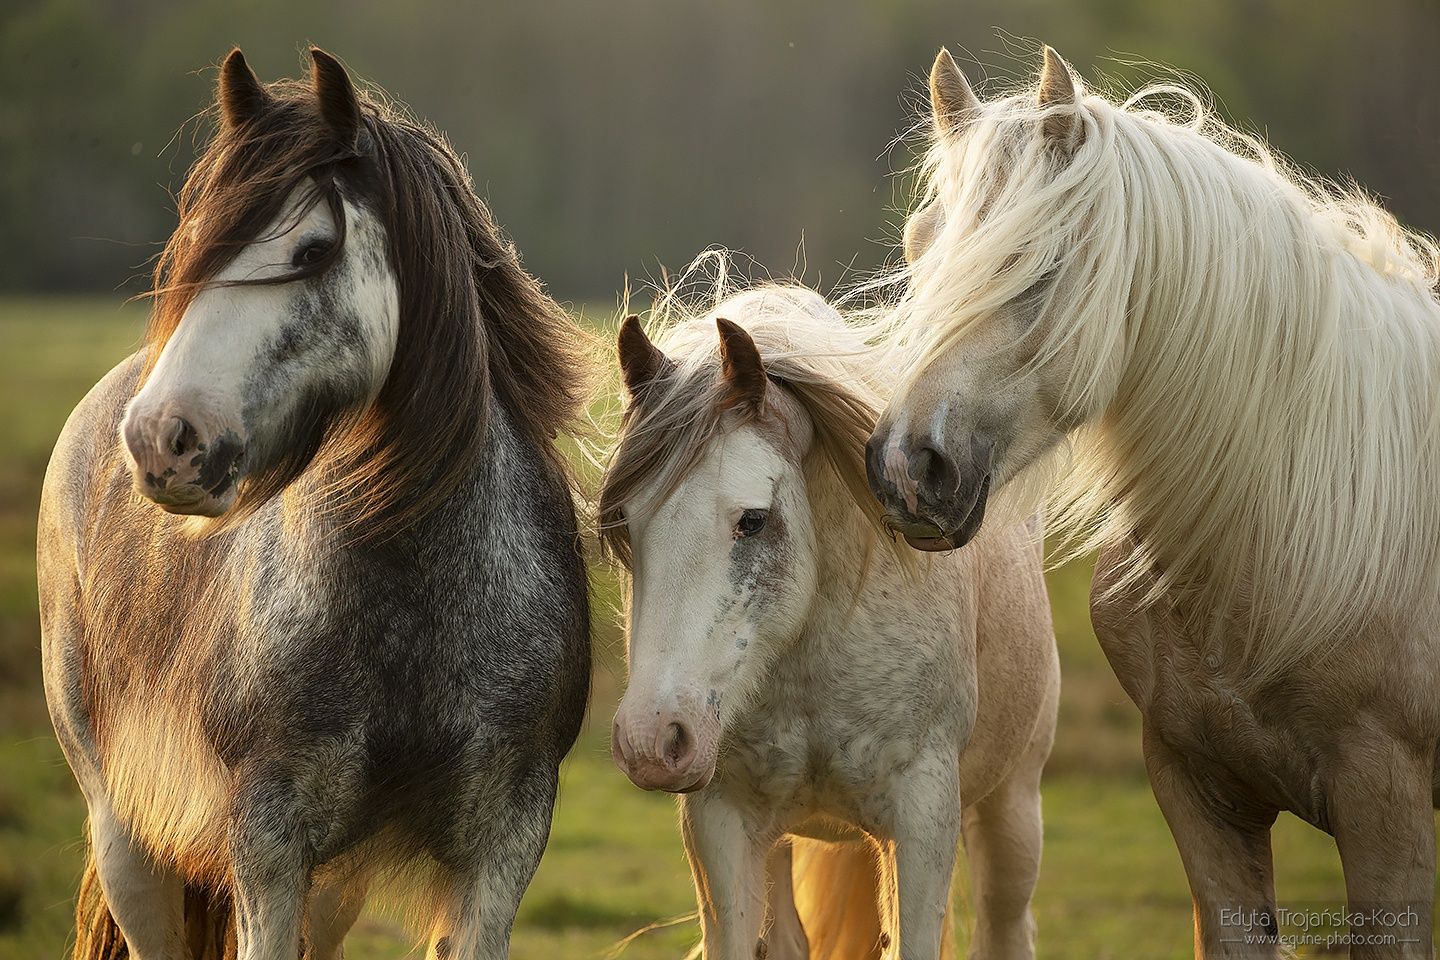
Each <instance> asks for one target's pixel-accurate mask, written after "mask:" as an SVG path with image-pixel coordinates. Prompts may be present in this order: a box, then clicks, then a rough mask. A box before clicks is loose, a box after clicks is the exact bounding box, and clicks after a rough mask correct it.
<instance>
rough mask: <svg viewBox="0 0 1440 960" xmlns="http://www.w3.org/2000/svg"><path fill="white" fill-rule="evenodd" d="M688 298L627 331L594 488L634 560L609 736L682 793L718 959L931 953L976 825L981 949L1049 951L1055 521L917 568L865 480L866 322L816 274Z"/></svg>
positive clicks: (609, 538)
mask: <svg viewBox="0 0 1440 960" xmlns="http://www.w3.org/2000/svg"><path fill="white" fill-rule="evenodd" d="M661 312H662V313H663V312H664V311H661ZM677 312H678V313H679V316H677V317H673V318H671V320H670V321H669V322H667V321H665V320H664V319H663V318H662V320H661V325H662V326H663V327H664V331H663V335H661V336H660V337H659V338H658V339H659V345H656V344H655V343H652V342H651V340H650V339H649V337H647V335H646V334H645V332H644V330H643V328H642V326H641V324H640V321H639V318H638V317H637V316H631V317H629V318H627V319H626V320H625V322H624V324H623V325H622V327H621V330H620V334H619V358H620V365H621V368H622V371H623V374H624V377H623V379H624V384H625V390H626V394H627V396H628V398H629V402H628V406H627V408H626V411H625V414H624V417H623V423H622V426H621V429H620V433H619V436H618V440H617V444H616V446H615V448H614V451H613V455H612V457H611V460H610V462H609V464H608V466H607V468H606V470H605V473H604V476H603V479H602V481H601V488H600V494H599V501H598V508H599V518H600V532H601V536H602V538H603V541H604V543H605V544H606V546H607V548H608V551H609V552H610V553H611V554H612V555H613V556H614V557H616V558H618V559H619V560H620V561H621V562H622V563H623V564H624V565H625V567H626V568H627V569H629V570H630V571H631V573H632V581H633V586H632V593H631V603H630V604H629V631H628V646H627V652H628V665H629V681H628V684H627V687H626V690H625V694H624V697H623V699H622V700H621V702H620V705H619V708H618V710H617V712H616V715H615V722H614V729H613V737H612V753H613V756H614V759H615V762H616V763H617V764H618V765H619V766H620V768H621V769H622V770H623V771H624V772H625V773H626V774H627V775H628V776H629V778H630V779H631V781H633V782H634V783H635V784H636V785H637V786H639V787H642V788H644V789H647V790H655V789H659V790H666V791H670V792H674V793H677V794H679V795H680V820H681V827H682V832H683V836H684V842H685V848H686V851H687V853H688V855H689V859H690V864H691V869H692V871H693V873H694V878H695V887H696V891H697V896H698V900H699V905H700V917H701V927H702V933H703V941H704V951H705V956H707V957H709V958H711V960H741V958H745V960H750V958H753V957H756V956H769V957H771V958H787V960H788V958H805V957H856V956H877V955H879V953H878V952H877V951H883V953H884V955H886V956H900V957H905V958H921V957H924V958H932V960H933V958H934V957H936V956H937V955H938V954H939V953H940V951H941V948H942V941H944V940H946V939H947V934H948V907H949V903H950V888H951V877H952V873H953V869H954V865H955V858H956V845H957V843H958V842H959V840H960V837H961V833H962V823H963V834H964V839H965V843H966V848H967V850H968V852H969V862H970V866H971V872H972V875H973V884H972V885H973V892H974V903H975V906H976V923H975V930H974V935H973V938H972V941H971V955H972V956H975V957H1002V958H1022V957H1032V956H1033V955H1034V951H1033V934H1034V926H1033V919H1032V917H1031V913H1030V899H1031V894H1032V892H1033V889H1034V885H1035V881H1036V876H1037V872H1038V868H1039V861H1040V848H1041V821H1040V792H1039V785H1040V773H1041V768H1042V767H1043V765H1044V762H1045V760H1046V758H1047V757H1048V755H1049V752H1050V746H1051V743H1052V740H1053V737H1054V730H1055V711H1056V704H1057V700H1058V695H1059V667H1058V662H1057V658H1056V647H1055V635H1054V631H1053V628H1052V625H1051V621H1050V610H1049V604H1048V599H1047V594H1046V588H1045V583H1044V579H1043V576H1042V569H1041V556H1040V550H1039V546H1038V544H1039V541H1040V529H1039V524H1038V520H1036V519H1034V518H1032V519H1031V520H1030V521H1029V522H1021V523H1018V524H1015V525H1013V526H1011V527H1009V528H1006V529H1001V530H997V531H995V532H994V533H993V534H992V535H990V536H987V537H985V538H982V539H981V540H979V541H977V542H976V543H975V544H974V545H972V546H970V547H968V548H966V549H964V550H961V551H958V552H957V553H955V554H954V555H952V556H948V557H937V558H934V559H933V560H928V561H926V562H924V563H920V564H915V563H913V562H912V563H908V564H907V563H906V562H904V561H905V560H907V559H908V556H907V555H906V554H905V552H904V551H901V550H899V549H897V548H896V547H895V546H894V545H893V544H891V543H888V542H887V541H886V538H885V533H884V530H883V527H882V526H881V524H880V523H879V519H880V518H879V515H878V513H879V511H878V510H877V509H876V507H875V503H874V500H873V498H872V497H871V496H870V495H869V491H868V488H867V487H866V482H865V476H864V458H863V448H864V439H865V437H866V436H867V435H868V433H869V431H870V429H871V427H872V426H873V424H874V420H875V415H876V412H877V411H878V409H879V406H880V398H881V397H882V396H883V380H884V370H883V369H882V368H880V367H879V366H878V365H877V364H876V363H875V358H876V357H877V356H879V353H878V352H877V351H875V350H873V349H870V348H868V347H867V345H866V343H865V340H864V336H863V333H862V332H861V331H860V329H859V328H858V327H851V326H849V325H847V323H846V322H845V321H844V320H843V319H842V318H841V316H840V314H838V313H837V312H836V310H835V309H834V308H833V307H832V306H830V305H829V304H828V303H827V302H826V301H825V300H824V299H823V298H822V297H821V296H820V295H819V294H817V293H815V292H813V291H810V290H808V289H806V288H803V287H797V286H773V287H756V288H751V289H749V290H745V291H742V292H740V293H738V294H734V295H732V296H729V297H728V298H724V299H720V300H719V302H715V303H714V305H713V308H712V309H710V310H708V311H705V312H699V311H695V315H693V316H688V317H687V316H685V312H686V311H677ZM717 334H718V335H717ZM812 840H815V841H821V843H820V844H815V843H811V842H810V841H812ZM874 851H879V858H878V859H879V864H880V866H879V868H878V871H877V868H876V866H875V862H874V861H875V859H876V857H875V852H874Z"/></svg>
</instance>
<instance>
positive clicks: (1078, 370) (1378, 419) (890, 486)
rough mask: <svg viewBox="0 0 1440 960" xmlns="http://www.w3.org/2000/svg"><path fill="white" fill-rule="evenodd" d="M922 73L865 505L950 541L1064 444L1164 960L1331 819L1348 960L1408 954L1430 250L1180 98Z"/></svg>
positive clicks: (1425, 855)
mask: <svg viewBox="0 0 1440 960" xmlns="http://www.w3.org/2000/svg"><path fill="white" fill-rule="evenodd" d="M930 91H931V101H932V107H933V113H934V117H933V120H934V132H933V148H932V150H931V152H930V155H929V158H928V160H927V163H926V168H925V169H926V174H927V187H926V190H925V193H924V194H923V196H922V198H921V202H920V203H919V205H918V206H917V209H916V212H915V213H914V214H913V215H912V217H911V218H910V221H909V223H908V225H907V231H906V255H907V259H908V267H907V272H908V277H907V280H908V283H907V288H906V290H905V292H904V294H903V295H902V297H901V298H900V300H899V301H898V303H897V304H896V305H895V310H894V312H893V314H892V318H893V322H894V324H895V325H896V326H897V327H898V328H899V329H900V331H901V332H902V334H903V335H904V337H905V338H906V339H907V341H908V348H909V349H910V350H911V351H912V354H911V356H910V363H909V366H908V373H907V375H906V376H905V378H904V382H903V383H902V384H901V385H900V387H899V389H898V390H897V391H896V393H895V396H894V398H893V400H892V402H891V404H890V406H889V408H888V409H887V411H886V412H885V414H884V416H883V417H882V418H881V422H880V424H879V426H878V428H877V430H876V432H875V434H874V435H873V437H872V439H871V443H870V447H869V461H868V462H869V466H870V469H871V481H872V488H873V489H874V490H875V492H876V494H877V495H878V496H879V497H880V499H881V500H882V502H883V503H884V504H885V505H886V507H887V510H888V512H889V513H890V516H891V520H892V523H894V525H895V526H896V527H897V528H899V529H900V530H902V531H903V532H904V533H905V534H906V535H907V538H908V539H909V541H910V542H911V543H912V544H913V545H916V546H919V547H923V548H927V549H934V548H947V547H951V546H956V545H958V544H960V543H963V542H964V541H965V540H966V539H967V538H968V537H969V536H970V535H972V534H973V533H974V532H975V531H976V530H977V529H979V527H980V522H981V520H982V519H983V517H984V516H985V512H986V506H987V500H988V499H989V498H991V497H992V495H999V496H1007V495H1009V492H1010V491H1012V490H1014V489H1016V488H1017V487H1023V486H1025V485H1027V483H1028V482H1029V481H1030V480H1031V479H1034V478H1036V477H1039V478H1041V479H1043V478H1044V476H1045V475H1046V474H1048V473H1050V472H1052V471H1054V470H1055V469H1056V461H1057V460H1060V461H1063V460H1064V459H1065V456H1062V457H1060V458H1056V457H1054V456H1052V452H1054V451H1056V450H1062V451H1065V455H1066V456H1068V457H1069V458H1070V459H1071V463H1070V464H1069V467H1068V470H1064V471H1062V478H1061V480H1060V481H1059V483H1058V499H1059V510H1058V512H1057V513H1058V517H1057V519H1058V522H1059V526H1060V527H1061V528H1062V529H1068V530H1069V531H1070V532H1071V533H1079V534H1080V535H1081V536H1080V538H1079V541H1078V542H1079V545H1080V547H1081V548H1082V549H1084V548H1091V547H1100V548H1103V553H1102V555H1101V558H1100V563H1099V567H1098V570H1097V575H1096V580H1095V586H1094V594H1093V597H1092V613H1093V618H1094V622H1095V630H1096V633H1097V635H1098V636H1099V638H1100V641H1101V643H1102V645H1103V646H1104V648H1105V652H1106V654H1107V656H1108V657H1109V659H1110V662H1111V664H1112V666H1113V667H1114V669H1115V672H1116V674H1117V675H1118V676H1119V678H1120V680H1121V682H1122V683H1123V685H1124V687H1125V689H1126V691H1127V692H1128V694H1129V695H1130V696H1131V698H1132V699H1134V701H1135V703H1136V704H1138V705H1139V707H1140V710H1141V712H1142V714H1143V717H1144V746H1145V757H1146V763H1147V766H1148V769H1149V772H1150V779H1151V783H1152V785H1153V787H1154V791H1155V796H1156V798H1157V799H1158V801H1159V803H1160V806H1161V808H1162V810H1163V811H1164V814H1165V817H1166V819H1167V820H1168V822H1169V824H1170V827H1171V830H1172V832H1173V833H1174V836H1175V841H1176V844H1177V846H1178V847H1179V849H1180V854H1181V857H1182V859H1183V861H1184V864H1185V868H1186V871H1187V873H1188V875H1189V879H1190V885H1191V889H1192V892H1193V895H1194V902H1195V924H1196V951H1197V954H1200V955H1204V956H1207V957H1223V956H1240V955H1243V956H1246V957H1256V956H1274V955H1276V954H1277V953H1278V952H1279V951H1280V950H1281V949H1282V947H1281V945H1280V944H1279V943H1278V942H1277V940H1278V938H1277V936H1276V934H1277V929H1276V928H1277V922H1276V921H1277V920H1278V919H1280V917H1279V916H1278V915H1277V910H1276V906H1277V904H1276V897H1275V891H1274V884H1273V879H1272V864H1271V851H1270V828H1271V825H1272V824H1273V823H1274V821H1275V818H1276V815H1277V814H1278V813H1279V812H1280V811H1282V810H1286V811H1291V812H1293V813H1294V814H1296V815H1297V816H1299V817H1301V818H1303V819H1304V820H1306V821H1308V822H1310V823H1312V824H1314V825H1315V826H1316V827H1318V828H1320V829H1322V830H1325V831H1327V832H1329V833H1331V834H1333V835H1334V837H1335V841H1336V843H1337V845H1338V847H1339V852H1340V857H1341V860H1342V862H1343V865H1344V872H1345V885H1346V893H1347V896H1348V899H1349V905H1350V909H1351V910H1352V911H1353V912H1354V920H1355V921H1356V923H1354V924H1352V933H1354V934H1357V935H1358V936H1357V939H1356V940H1355V942H1354V943H1353V944H1352V954H1351V955H1352V956H1354V957H1373V956H1430V955H1431V952H1432V947H1431V941H1432V928H1431V923H1432V892H1433V889H1434V883H1435V838H1434V819H1433V814H1432V805H1433V804H1434V802H1435V793H1436V790H1435V774H1436V749H1437V742H1440V696H1437V694H1440V642H1437V639H1440V638H1437V636H1436V634H1437V630H1440V610H1437V600H1440V489H1437V486H1436V483H1437V480H1436V478H1437V477H1440V303H1437V301H1436V297H1435V285H1436V280H1437V257H1436V247H1435V244H1434V243H1433V242H1432V241H1431V240H1429V239H1428V238H1425V237H1421V236H1419V235H1416V234H1413V233H1410V232H1407V231H1405V230H1403V229H1402V228H1401V227H1400V226H1398V225H1397V223H1396V222H1395V220H1394V219H1393V218H1392V217H1391V216H1390V215H1389V214H1387V213H1385V212H1384V211H1383V210H1381V209H1380V208H1379V207H1378V206H1376V205H1375V204H1374V203H1373V202H1371V201H1369V200H1368V199H1366V198H1364V197H1361V196H1357V195H1352V194H1347V193H1342V192H1340V191H1337V190H1335V189H1333V188H1331V187H1328V186H1326V185H1323V184H1319V183H1315V182H1312V181H1309V180H1307V179H1306V178H1304V177H1302V176H1300V175H1298V174H1297V173H1295V172H1294V171H1292V170H1290V169H1288V168H1287V167H1286V166H1284V165H1283V164H1282V163H1281V162H1280V161H1279V160H1278V159H1276V157H1275V156H1274V155H1273V154H1272V153H1271V152H1270V151H1269V150H1268V149H1267V148H1266V147H1265V146H1264V145H1263V144H1261V143H1259V142H1257V141H1256V140H1255V139H1253V138H1250V137H1245V136H1242V135H1240V134H1238V133H1235V132H1234V131H1232V130H1230V129H1228V128H1226V127H1225V126H1224V125H1223V124H1221V123H1219V122H1218V121H1217V120H1215V119H1214V118H1213V117H1212V116H1210V115H1209V114H1208V112H1207V111H1206V110H1205V108H1204V107H1203V105H1202V104H1201V103H1200V101H1199V98H1197V97H1195V96H1194V95H1193V94H1191V93H1189V92H1188V91H1186V90H1184V89H1182V88H1178V87H1167V88H1162V89H1161V90H1160V92H1163V93H1165V94H1168V102H1172V103H1173V102H1175V101H1176V100H1177V99H1180V100H1187V101H1189V103H1190V105H1191V107H1192V113H1193V115H1191V116H1187V117H1184V118H1176V117H1175V116H1173V115H1170V114H1166V113H1163V112H1160V111H1159V109H1158V108H1156V109H1149V110H1147V109H1142V106H1143V104H1144V103H1145V102H1147V101H1149V102H1152V103H1153V102H1154V101H1153V100H1152V99H1151V98H1150V97H1149V96H1148V94H1145V93H1142V94H1141V95H1138V96H1137V97H1134V98H1132V99H1131V100H1130V101H1128V102H1127V103H1124V104H1115V103H1112V102H1110V101H1108V100H1106V99H1104V98H1103V97H1100V96H1095V95H1091V94H1088V93H1087V92H1086V91H1085V90H1084V89H1083V88H1082V87H1081V86H1080V85H1079V83H1078V82H1077V81H1076V80H1075V79H1074V77H1073V75H1072V73H1071V72H1070V69H1069V68H1068V67H1067V66H1066V65H1065V63H1064V62H1063V61H1062V60H1061V59H1060V58H1059V57H1058V56H1057V55H1056V54H1055V53H1054V51H1051V50H1048V49H1047V50H1046V53H1045V59H1044V63H1043V69H1042V71H1041V75H1040V80H1039V84H1038V86H1037V87H1036V88H1034V89H1032V90H1030V91H1028V92H1026V93H1024V94H1021V95H1016V96H1010V97H1006V98H1003V99H997V100H992V101H988V102H983V103H982V102H981V101H980V100H979V99H978V98H977V97H976V95H975V94H974V92H973V91H972V90H971V88H970V86H969V84H968V83H967V82H966V80H965V77H964V76H963V75H962V74H961V72H960V71H959V69H958V68H957V67H956V65H955V63H954V61H953V60H952V59H951V58H950V56H949V54H948V53H945V52H944V51H941V54H940V56H939V58H938V59H937V60H936V62H935V67H934V70H933V72H932V74H931V79H930ZM1151 92H1155V91H1151ZM1061 466H1064V464H1063V463H1061Z"/></svg>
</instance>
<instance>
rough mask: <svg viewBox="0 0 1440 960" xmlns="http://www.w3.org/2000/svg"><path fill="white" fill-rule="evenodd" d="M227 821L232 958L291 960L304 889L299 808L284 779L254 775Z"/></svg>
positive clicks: (307, 874) (297, 940)
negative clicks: (233, 901)
mask: <svg viewBox="0 0 1440 960" xmlns="http://www.w3.org/2000/svg"><path fill="white" fill-rule="evenodd" d="M235 808H236V813H235V816H234V819H233V820H232V822H231V823H230V828H229V841H230V867H231V875H232V878H233V886H234V898H235V907H234V909H235V953H236V957H237V960H295V958H296V957H298V956H299V955H300V932H301V927H302V921H303V918H304V914H305V901H306V900H307V898H308V895H309V892H310V864H309V861H308V849H307V844H306V834H305V829H304V819H303V816H302V808H301V806H300V803H299V801H298V800H297V799H296V797H295V795H294V792H293V790H292V788H291V786H290V784H288V783H285V782H284V781H282V780H270V779H262V778H259V777H257V778H255V779H254V780H253V781H251V782H250V783H248V784H247V785H246V787H245V788H244V789H242V790H241V791H240V792H239V793H238V794H237V797H236V804H235Z"/></svg>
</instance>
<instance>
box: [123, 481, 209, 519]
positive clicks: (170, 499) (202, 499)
mask: <svg viewBox="0 0 1440 960" xmlns="http://www.w3.org/2000/svg"><path fill="white" fill-rule="evenodd" d="M144 496H145V497H146V499H148V500H150V501H151V502H153V503H154V504H155V505H156V506H158V507H160V509H162V510H164V511H165V512H166V513H174V514H178V515H180V516H184V517H218V516H220V515H221V514H222V513H224V512H225V511H226V510H227V509H229V507H230V498H228V497H216V496H213V495H212V494H210V493H208V492H207V491H205V490H202V489H200V488H199V487H182V488H180V489H178V490H167V491H165V492H164V493H160V494H144Z"/></svg>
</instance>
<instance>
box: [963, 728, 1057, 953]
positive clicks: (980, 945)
mask: <svg viewBox="0 0 1440 960" xmlns="http://www.w3.org/2000/svg"><path fill="white" fill-rule="evenodd" d="M1052 727H1053V725H1046V724H1043V723H1042V724H1040V729H1038V730H1037V732H1036V734H1035V739H1034V740H1033V741H1032V742H1031V744H1030V749H1029V750H1028V751H1027V752H1026V754H1025V756H1023V757H1022V758H1021V759H1020V760H1019V762H1018V763H1016V765H1015V768H1014V769H1013V770H1012V771H1011V772H1010V773H1009V775H1008V776H1007V777H1006V778H1005V780H1004V781H1002V782H1001V783H999V784H998V785H997V786H996V787H995V789H994V790H992V791H991V793H990V794H989V795H988V796H986V797H985V798H984V799H982V800H979V801H977V802H975V803H972V804H967V805H966V807H965V811H964V814H963V817H962V821H961V822H962V824H963V828H964V833H965V854H966V859H967V860H968V861H969V864H970V878H971V883H970V886H971V899H972V903H973V906H974V910H975V932H974V935H973V936H972V937H971V938H970V950H969V955H970V956H971V957H972V958H974V960H981V958H984V960H992V958H993V960H1030V958H1033V957H1034V956H1035V918H1034V916H1033V915H1032V913H1031V911H1030V899H1031V897H1032V896H1034V893H1035V881H1036V880H1037V879H1038V878H1039V875H1040V850H1041V847H1042V845H1043V843H1044V830H1043V827H1042V825H1041V816H1040V773H1041V771H1042V770H1043V769H1044V766H1045V759H1046V757H1048V756H1049V755H1050V741H1051V739H1052V736H1051V733H1050V730H1051V729H1052Z"/></svg>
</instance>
